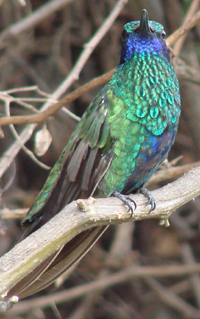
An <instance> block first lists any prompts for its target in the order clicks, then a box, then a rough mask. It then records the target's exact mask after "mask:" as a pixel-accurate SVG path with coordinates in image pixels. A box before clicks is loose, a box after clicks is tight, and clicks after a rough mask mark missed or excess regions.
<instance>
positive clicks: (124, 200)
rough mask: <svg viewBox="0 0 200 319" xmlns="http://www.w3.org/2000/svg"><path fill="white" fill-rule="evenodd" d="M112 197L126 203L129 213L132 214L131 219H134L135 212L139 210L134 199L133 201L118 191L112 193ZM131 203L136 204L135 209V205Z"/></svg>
mask: <svg viewBox="0 0 200 319" xmlns="http://www.w3.org/2000/svg"><path fill="white" fill-rule="evenodd" d="M112 195H113V196H115V197H117V198H119V199H120V200H121V201H122V202H123V203H124V205H126V206H128V212H129V211H130V212H131V216H130V217H132V216H133V212H134V210H135V209H136V208H137V204H136V202H135V201H134V199H132V198H131V197H129V196H128V195H124V194H121V193H119V192H117V191H114V192H113V193H112ZM130 202H131V203H133V204H134V208H133V205H131V203H130Z"/></svg>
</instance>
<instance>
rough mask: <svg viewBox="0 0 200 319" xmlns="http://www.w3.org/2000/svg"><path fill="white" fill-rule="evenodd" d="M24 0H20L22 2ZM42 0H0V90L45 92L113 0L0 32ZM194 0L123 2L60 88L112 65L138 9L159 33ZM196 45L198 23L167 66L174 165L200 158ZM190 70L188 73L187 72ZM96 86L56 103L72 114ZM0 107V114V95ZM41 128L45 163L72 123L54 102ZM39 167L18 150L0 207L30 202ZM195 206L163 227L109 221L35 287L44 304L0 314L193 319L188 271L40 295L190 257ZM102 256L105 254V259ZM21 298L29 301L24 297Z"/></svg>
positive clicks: (18, 110) (42, 174)
mask: <svg viewBox="0 0 200 319" xmlns="http://www.w3.org/2000/svg"><path fill="white" fill-rule="evenodd" d="M25 2H26V5H23V3H25ZM50 2H52V1H41V0H26V1H22V0H21V1H20V0H6V1H4V0H1V1H0V49H1V50H0V75H1V76H0V91H5V90H10V89H12V88H19V87H28V86H35V85H36V86H38V88H39V89H40V90H42V91H43V92H46V93H47V94H51V93H52V92H54V91H55V90H56V88H57V87H58V86H59V85H60V83H61V82H62V81H63V80H64V79H65V78H66V77H67V75H68V74H69V72H70V70H71V69H72V67H73V66H74V64H75V63H76V61H77V59H78V57H79V55H80V54H81V52H82V50H83V47H84V44H85V43H87V42H88V41H89V40H90V38H91V37H92V36H93V34H94V33H95V31H96V30H97V29H98V28H99V27H100V26H101V25H102V23H103V22H104V20H105V19H106V17H107V16H108V15H109V13H110V12H111V10H112V8H113V6H114V5H115V4H116V1H115V0H97V1H93V0H74V1H69V3H66V5H65V6H62V8H61V9H59V10H56V11H54V12H52V13H51V14H50V15H49V16H48V17H46V18H44V19H41V21H40V22H39V23H37V24H36V25H33V26H32V27H29V28H28V29H25V30H24V31H23V32H21V33H20V34H18V35H17V36H8V37H6V39H3V34H4V32H5V30H7V29H8V28H9V27H10V26H12V25H14V24H15V23H17V22H20V21H23V18H24V17H26V16H28V15H31V14H32V12H34V11H35V10H37V9H39V8H40V7H41V6H42V5H45V4H48V3H50ZM194 3H197V9H196V11H195V12H197V10H198V9H199V4H198V1H191V0H141V1H138V0H130V1H129V2H128V4H127V5H126V6H125V7H124V9H123V10H122V12H121V13H120V15H119V17H118V18H117V19H116V21H115V22H114V24H113V25H112V27H111V28H110V30H109V32H108V33H107V34H106V35H105V37H104V38H103V39H102V40H101V41H100V43H99V44H98V46H97V47H96V48H95V50H94V52H93V53H92V55H91V56H90V58H89V60H88V61H87V62H86V64H85V66H84V68H83V70H82V71H81V73H80V77H79V79H78V80H77V81H75V82H73V84H72V85H71V86H70V89H69V92H70V91H72V90H74V89H76V88H78V87H80V86H81V85H83V84H84V83H86V82H88V81H89V80H91V79H93V78H95V77H97V76H99V75H101V74H103V73H105V72H107V71H109V70H110V69H112V68H114V67H115V66H116V65H117V64H118V62H119V54H120V37H121V33H122V29H123V25H124V24H125V23H126V22H128V21H131V20H138V18H139V17H140V13H141V10H142V9H143V8H146V9H147V10H148V13H149V17H150V19H151V20H156V21H158V22H160V23H162V24H163V25H164V27H165V31H166V33H167V35H169V34H171V33H172V32H173V31H175V30H176V29H177V28H178V27H180V26H181V24H182V22H183V20H184V17H185V16H186V14H187V12H188V9H189V7H190V6H191V4H194ZM2 39H3V40H2ZM199 43H200V22H199V23H198V25H197V26H196V27H195V28H193V29H192V30H191V31H190V32H189V34H188V35H187V37H186V39H185V41H184V43H183V46H182V48H181V51H180V53H179V56H178V57H176V59H175V63H176V65H175V69H177V70H178V69H179V72H177V73H178V76H179V79H180V87H181V97H182V115H181V119H180V126H179V131H178V134H177V138H176V141H175V143H174V145H173V147H172V150H171V152H170V155H169V160H172V159H174V158H176V157H178V156H180V155H182V159H181V160H180V161H179V162H178V165H182V164H186V163H193V162H195V161H198V160H199V158H200V124H199V123H200V89H199V88H200V87H199V84H200V82H199V81H198V79H197V78H198V77H199V74H200V66H199V63H200V55H199V53H200V44H199ZM172 49H173V48H172ZM180 66H189V67H190V68H191V69H190V70H191V73H190V77H189V78H188V77H187V80H186V75H185V74H184V72H185V69H184V67H183V73H182V74H181V73H180ZM194 70H195V72H196V73H195V76H193V75H192V74H193V73H192V72H194ZM99 90H100V87H98V88H95V89H94V90H92V91H90V92H87V93H86V94H84V95H83V96H81V97H80V98H78V99H77V100H75V101H74V102H72V103H71V104H70V105H66V107H67V108H69V109H70V110H71V111H73V112H74V113H75V114H76V115H78V116H81V115H82V113H83V112H84V110H85V109H86V107H87V106H88V104H89V103H90V101H91V100H92V98H93V97H94V96H95V95H96V93H97V92H98V91H99ZM65 93H67V92H65ZM22 95H23V97H24V98H30V97H31V98H36V97H39V96H40V97H41V95H40V94H39V93H37V92H36V90H34V91H24V92H20V91H18V92H17V93H15V94H14V96H15V97H18V96H20V97H21V96H22ZM41 103H42V102H40V104H39V103H36V102H34V101H33V103H31V104H32V105H33V106H34V107H36V108H38V109H39V108H40V106H41ZM9 106H10V112H11V115H25V114H32V111H30V109H28V108H24V107H23V106H19V104H17V103H16V102H15V101H14V102H12V103H11V104H9ZM0 115H1V116H3V115H5V103H3V100H2V101H0ZM24 126H25V124H20V125H16V126H15V129H16V130H17V132H18V133H20V132H21V131H22V129H23V128H24ZM46 126H47V128H48V130H49V131H50V134H51V135H52V138H53V140H52V143H51V145H50V147H49V149H48V151H47V152H46V153H45V154H44V155H43V156H42V157H40V158H39V160H40V161H42V162H43V163H45V164H46V165H49V166H52V165H53V164H54V163H55V161H56V159H57V158H58V156H59V154H60V153H61V151H62V149H63V147H64V145H65V144H66V142H67V140H68V138H69V136H70V134H71V132H72V131H73V129H74V128H75V126H76V122H75V121H74V120H73V119H71V118H69V116H68V115H67V114H66V113H64V112H63V111H62V110H60V111H58V112H56V114H54V116H53V117H51V118H49V119H48V120H47V121H46ZM41 128H42V125H41V124H40V125H38V126H37V127H36V129H35V131H34V134H33V135H32V138H31V139H30V140H29V141H28V142H27V143H26V146H27V147H28V148H29V149H30V150H31V151H33V149H34V138H35V133H36V132H37V131H38V130H40V129H41ZM2 129H3V132H4V138H1V139H0V154H1V156H3V153H4V152H5V151H6V150H8V149H9V147H10V146H11V145H12V143H13V142H14V141H15V139H16V137H14V136H13V133H12V131H11V129H10V127H9V126H3V127H2ZM47 175H48V171H47V170H45V169H44V168H41V167H40V166H38V164H37V163H35V162H34V161H33V160H32V159H31V158H30V157H29V156H28V155H27V154H26V153H25V152H24V151H23V150H21V151H20V152H19V154H18V155H17V156H16V157H15V159H14V161H13V162H12V164H11V165H10V167H9V169H8V170H7V171H6V172H5V174H4V175H3V177H2V185H1V187H2V192H0V196H1V197H2V202H1V207H2V208H3V207H6V208H10V209H17V208H26V207H30V205H31V203H32V202H33V200H34V198H35V196H36V194H37V192H38V191H39V190H40V188H41V187H42V185H43V183H44V182H45V179H46V178H47ZM11 182H12V183H11ZM8 185H9V187H8ZM162 185H163V182H162V183H158V184H156V185H155V184H154V185H153V187H154V188H158V187H160V186H162ZM1 197H0V198H1ZM199 210H200V201H199V199H196V200H195V201H192V202H190V203H188V204H187V205H185V206H184V207H182V208H181V209H180V210H179V211H177V212H175V213H174V214H173V215H172V216H171V220H170V222H171V227H170V228H167V229H166V228H163V227H160V226H159V225H158V221H156V220H146V221H141V222H138V223H136V224H135V225H133V224H124V225H121V226H118V227H116V228H114V227H110V228H109V230H108V231H107V232H106V233H105V234H104V235H103V237H102V238H101V240H100V241H99V242H98V243H97V244H96V245H95V247H94V248H93V249H92V251H91V252H89V253H88V254H87V255H86V257H85V258H84V259H83V260H82V261H81V263H80V264H79V266H78V268H77V269H76V270H75V271H74V272H73V273H72V275H71V276H70V278H69V279H67V280H64V279H63V280H62V281H61V284H58V283H57V286H51V287H50V288H49V289H46V290H45V291H42V292H41V293H39V294H38V295H37V297H40V296H44V295H46V297H48V298H49V299H48V301H47V305H46V307H45V308H44V309H39V308H37V309H33V310H31V311H30V309H29V307H27V310H26V311H24V313H22V314H20V313H19V314H15V312H14V311H15V307H14V308H13V310H12V312H8V313H6V314H5V315H4V316H2V318H7V319H14V318H15V319H16V318H27V319H29V318H30V319H32V318H38V319H39V318H42V319H43V318H48V319H53V318H79V319H83V318H95V319H97V318H99V319H101V318H104V319H106V318H120V319H121V318H123V319H126V318H127V319H128V318H136V319H141V318H147V319H150V318H154V319H168V318H169V319H173V318H176V319H178V318H200V277H199V275H198V274H194V275H191V276H190V277H185V278H182V277H180V278H178V277H177V278H176V276H174V277H165V276H163V278H161V279H159V280H154V279H153V278H149V279H147V277H145V276H144V277H143V278H142V277H141V278H134V279H133V280H128V282H127V281H124V282H123V283H120V284H118V285H116V286H113V287H108V288H107V289H105V290H103V291H100V292H95V293H93V294H92V295H86V296H85V297H82V298H79V299H74V300H71V301H68V302H62V303H59V304H58V305H57V308H56V306H55V305H52V302H51V294H50V293H55V292H56V291H64V290H65V289H67V288H70V287H74V286H79V285H83V284H85V283H87V282H91V281H92V280H95V279H97V278H99V277H100V276H103V275H104V274H107V275H108V274H109V273H114V272H115V271H116V270H120V269H123V268H124V267H127V266H130V265H134V264H136V265H146V266H155V267H159V266H161V265H168V264H169V265H174V266H177V267H178V266H179V265H180V264H191V263H194V262H200V246H199V240H200V235H199ZM1 223H2V231H1V233H2V234H1V235H0V236H1V245H0V254H1V255H2V254H3V253H5V252H6V251H8V249H9V248H11V247H12V245H13V244H14V242H15V240H16V239H17V237H18V236H19V234H20V220H19V219H15V220H5V221H2V222H1ZM109 254H111V255H112V256H113V259H112V260H110V261H109V262H108V258H107V257H108V255H109ZM105 260H106V262H105ZM34 297H35V296H34ZM22 302H23V301H21V303H22ZM29 303H30V307H31V298H29ZM59 313H60V316H61V317H59Z"/></svg>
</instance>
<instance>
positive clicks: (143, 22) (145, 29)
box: [137, 9, 151, 36]
mask: <svg viewBox="0 0 200 319" xmlns="http://www.w3.org/2000/svg"><path fill="white" fill-rule="evenodd" d="M137 32H138V33H139V34H141V35H142V36H145V35H148V34H149V33H150V32H151V30H150V28H149V18H148V12H147V10H146V9H143V10H142V14H141V18H140V24H139V27H138V29H137Z"/></svg>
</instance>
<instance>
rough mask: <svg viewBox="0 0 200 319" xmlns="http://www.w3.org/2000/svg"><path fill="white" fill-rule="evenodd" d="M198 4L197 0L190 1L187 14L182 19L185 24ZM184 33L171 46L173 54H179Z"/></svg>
mask: <svg viewBox="0 0 200 319" xmlns="http://www.w3.org/2000/svg"><path fill="white" fill-rule="evenodd" d="M198 6H199V0H193V1H192V3H191V6H190V8H189V10H188V12H187V15H186V17H185V19H184V22H183V24H186V23H188V22H189V21H190V19H191V18H192V16H193V15H194V13H195V11H196V10H197V9H198ZM186 35H187V34H185V35H184V36H182V37H181V38H180V39H178V41H177V42H176V43H175V45H174V47H173V52H174V55H175V56H178V55H179V52H180V50H181V48H182V46H183V43H184V41H185V38H186Z"/></svg>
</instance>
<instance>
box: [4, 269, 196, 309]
mask: <svg viewBox="0 0 200 319" xmlns="http://www.w3.org/2000/svg"><path fill="white" fill-rule="evenodd" d="M197 271H198V272H199V271H200V265H199V264H194V265H190V266H189V265H176V266H174V265H167V266H159V267H144V266H131V267H127V268H124V269H123V270H121V271H119V272H116V273H115V274H109V276H105V277H104V278H100V279H97V280H94V281H93V282H91V283H87V284H84V285H81V286H78V287H75V288H71V289H68V290H65V291H61V292H58V293H55V294H52V295H50V296H45V297H40V298H35V299H31V303H30V301H21V302H20V303H19V304H18V305H16V306H15V309H14V310H13V313H15V315H16V314H20V313H23V312H26V311H27V310H30V308H36V307H40V308H46V307H48V306H49V304H51V303H52V302H55V303H56V304H60V303H63V302H66V301H69V300H73V299H75V298H79V297H81V296H84V295H86V294H88V293H92V292H94V291H99V290H102V289H107V288H109V287H111V286H113V285H116V284H119V283H122V282H124V281H128V280H130V279H132V278H139V277H151V276H153V277H157V278H160V277H161V278H164V277H169V276H172V277H175V276H178V277H182V276H185V275H188V274H192V273H194V272H197ZM9 313H10V314H11V313H12V310H11V311H10V312H9Z"/></svg>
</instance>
